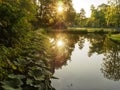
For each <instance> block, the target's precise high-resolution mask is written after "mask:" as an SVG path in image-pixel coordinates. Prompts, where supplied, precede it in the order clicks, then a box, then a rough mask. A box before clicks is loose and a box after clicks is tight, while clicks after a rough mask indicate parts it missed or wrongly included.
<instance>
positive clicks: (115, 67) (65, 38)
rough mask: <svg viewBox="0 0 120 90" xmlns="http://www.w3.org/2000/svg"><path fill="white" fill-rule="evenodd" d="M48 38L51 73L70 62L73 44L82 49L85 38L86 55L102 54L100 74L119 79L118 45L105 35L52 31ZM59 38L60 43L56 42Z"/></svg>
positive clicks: (114, 79)
mask: <svg viewBox="0 0 120 90" xmlns="http://www.w3.org/2000/svg"><path fill="white" fill-rule="evenodd" d="M49 38H50V40H51V44H52V49H53V52H52V55H53V61H51V62H50V67H51V72H52V73H53V75H54V74H55V73H56V72H55V71H56V70H58V71H59V70H62V67H67V65H68V61H69V62H71V56H72V52H73V51H74V49H75V48H76V47H75V45H76V44H78V48H79V50H82V49H83V48H84V45H85V42H86V40H87V42H89V43H90V45H88V46H87V47H88V48H89V49H88V53H87V54H88V57H92V56H93V55H94V54H96V56H97V55H103V56H104V57H103V58H102V59H103V61H102V64H101V68H100V71H101V73H102V76H103V77H104V78H106V79H108V80H113V81H119V80H120V45H119V44H118V43H116V42H114V41H111V40H110V39H108V38H107V36H106V35H100V34H65V33H62V34H61V33H57V34H56V33H54V34H53V33H52V34H49ZM59 40H61V45H59V43H58V42H59ZM91 62H92V61H91ZM61 72H62V71H61ZM64 74H66V73H64ZM63 76H64V75H63ZM58 78H60V77H58ZM53 81H54V80H53ZM71 90H72V89H71ZM73 90H74V89H73ZM118 90H119V89H118Z"/></svg>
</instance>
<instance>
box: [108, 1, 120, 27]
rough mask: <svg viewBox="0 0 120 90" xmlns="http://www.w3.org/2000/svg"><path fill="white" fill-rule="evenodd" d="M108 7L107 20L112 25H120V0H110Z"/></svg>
mask: <svg viewBox="0 0 120 90" xmlns="http://www.w3.org/2000/svg"><path fill="white" fill-rule="evenodd" d="M108 4H109V7H108V8H107V14H106V20H107V25H108V26H109V27H110V26H112V27H120V0H111V1H110V0H109V2H108Z"/></svg>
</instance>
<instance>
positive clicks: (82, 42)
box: [78, 36, 85, 49]
mask: <svg viewBox="0 0 120 90" xmlns="http://www.w3.org/2000/svg"><path fill="white" fill-rule="evenodd" d="M84 43H85V38H84V37H83V36H80V37H79V41H78V45H79V49H82V48H83V47H84Z"/></svg>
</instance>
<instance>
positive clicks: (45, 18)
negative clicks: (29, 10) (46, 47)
mask: <svg viewBox="0 0 120 90" xmlns="http://www.w3.org/2000/svg"><path fill="white" fill-rule="evenodd" d="M59 5H62V7H63V11H62V12H63V13H61V15H60V13H59V12H58V11H57V10H58V6H59ZM71 17H72V18H71ZM61 18H62V22H63V23H64V24H66V25H71V24H72V23H73V22H74V18H75V10H74V9H73V6H72V1H71V0H63V1H62V0H60V1H58V0H39V5H38V14H37V19H38V25H39V26H41V27H47V26H55V25H56V24H57V23H59V21H60V20H61Z"/></svg>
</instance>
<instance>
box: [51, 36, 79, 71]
mask: <svg viewBox="0 0 120 90" xmlns="http://www.w3.org/2000/svg"><path fill="white" fill-rule="evenodd" d="M49 37H50V38H52V39H53V40H54V42H52V44H53V46H52V51H53V52H52V57H53V61H51V62H50V63H51V71H52V72H53V73H54V72H55V69H59V68H62V66H63V65H64V66H65V65H67V60H71V53H72V51H73V49H74V48H75V45H74V44H75V43H76V42H77V41H78V38H77V37H78V36H77V37H76V35H72V34H70V35H66V34H51V35H49ZM76 39H77V40H76Z"/></svg>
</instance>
